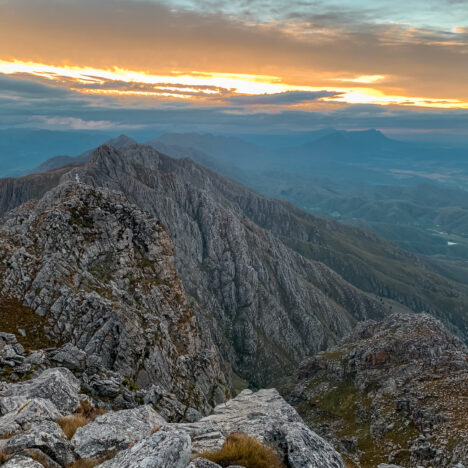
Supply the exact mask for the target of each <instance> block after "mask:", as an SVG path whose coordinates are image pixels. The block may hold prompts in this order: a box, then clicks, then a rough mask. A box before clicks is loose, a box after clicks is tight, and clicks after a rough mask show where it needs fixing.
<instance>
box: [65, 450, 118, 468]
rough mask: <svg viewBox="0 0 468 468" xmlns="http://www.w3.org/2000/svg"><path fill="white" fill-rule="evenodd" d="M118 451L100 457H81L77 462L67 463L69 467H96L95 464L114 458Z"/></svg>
mask: <svg viewBox="0 0 468 468" xmlns="http://www.w3.org/2000/svg"><path fill="white" fill-rule="evenodd" d="M116 453H117V452H114V451H112V452H109V453H107V454H106V455H103V456H102V457H98V458H80V459H79V460H76V462H75V463H72V464H71V465H67V468H94V467H95V466H98V465H100V464H101V463H104V462H105V461H107V460H110V459H112V458H114V457H115V455H116Z"/></svg>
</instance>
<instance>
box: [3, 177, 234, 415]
mask: <svg viewBox="0 0 468 468" xmlns="http://www.w3.org/2000/svg"><path fill="white" fill-rule="evenodd" d="M3 221H4V222H3V223H2V225H1V226H0V231H1V233H2V234H1V241H0V258H1V262H0V263H1V265H2V268H1V269H0V295H2V296H6V297H14V298H16V299H17V300H20V301H21V302H22V303H23V306H24V307H26V308H28V310H30V311H31V312H32V313H35V314H36V315H39V316H41V317H43V321H44V337H45V338H47V341H49V342H67V343H69V344H67V345H65V346H64V347H62V348H60V349H54V350H50V351H49V352H48V355H49V359H50V362H51V364H52V365H57V364H63V365H64V366H66V367H69V368H70V369H72V370H74V371H79V372H83V373H85V374H87V375H86V376H85V377H84V380H87V384H88V385H89V389H90V390H91V392H96V393H97V396H102V397H108V398H112V399H113V403H114V404H116V405H118V406H121V407H129V406H135V404H136V403H135V402H136V397H135V396H134V395H132V392H133V393H135V392H134V390H135V389H137V387H138V386H139V385H141V386H142V387H144V388H142V389H143V390H147V389H149V388H150V387H151V385H152V384H154V383H157V384H158V385H159V386H160V387H161V389H162V392H163V393H164V394H173V395H174V396H175V398H176V399H177V400H178V401H183V402H184V405H185V406H184V407H183V411H182V415H181V416H180V417H181V418H182V417H183V415H184V414H185V413H186V411H187V409H188V408H190V407H192V408H194V409H195V410H197V411H199V412H201V413H203V414H206V413H208V412H209V411H210V410H211V407H212V405H213V404H214V403H215V401H214V395H219V393H220V392H221V393H222V394H225V393H226V382H225V377H224V374H223V371H222V369H221V363H220V358H219V356H218V354H217V350H216V348H215V347H214V345H213V344H212V343H211V342H210V341H209V340H208V341H206V340H204V339H202V333H201V330H202V329H203V326H202V325H201V324H200V323H199V322H198V319H197V317H196V315H195V312H194V310H193V309H192V308H191V307H190V305H189V302H188V300H187V297H186V294H185V291H184V288H183V286H182V282H181V280H180V278H179V276H178V273H177V271H176V268H175V265H174V258H173V246H172V242H171V239H170V238H169V235H168V233H167V231H166V229H165V228H164V227H163V226H162V225H161V223H160V222H159V221H158V220H157V219H155V218H153V217H152V216H150V215H149V214H148V213H147V212H144V211H142V210H141V209H139V208H137V207H136V206H134V205H131V204H130V203H129V202H128V201H127V199H126V197H125V196H123V195H122V194H120V193H116V192H112V191H109V190H105V189H102V190H101V189H95V188H92V187H91V186H88V185H84V184H81V183H76V182H74V183H64V184H61V185H59V186H58V187H56V188H55V189H54V190H52V191H50V192H48V193H47V194H46V195H45V196H44V197H43V199H42V200H41V201H39V202H30V203H27V204H25V205H23V206H22V207H19V208H18V209H16V210H14V211H11V212H9V213H8V215H7V216H6V217H5V219H4V220H3ZM5 236H6V237H5ZM17 239H20V240H21V241H20V242H21V246H18V245H16V242H17ZM3 267H5V268H3ZM77 348H78V350H77ZM97 356H98V357H99V359H96V357H97ZM85 357H86V359H85ZM91 357H93V359H91ZM88 365H89V366H90V368H89V372H88V368H87V367H88ZM101 368H103V369H101ZM106 370H108V371H111V372H115V373H116V374H115V375H110V378H109V374H107V372H106ZM101 371H102V372H101ZM115 376H117V377H118V379H117V381H116V379H115ZM124 378H125V382H126V384H127V387H128V389H127V390H125V389H124V386H123V385H122V383H124ZM136 382H138V384H136ZM218 388H219V390H217V389H218ZM0 396H2V393H1V392H0ZM156 406H157V405H156ZM57 407H58V408H59V409H61V408H60V407H59V405H57Z"/></svg>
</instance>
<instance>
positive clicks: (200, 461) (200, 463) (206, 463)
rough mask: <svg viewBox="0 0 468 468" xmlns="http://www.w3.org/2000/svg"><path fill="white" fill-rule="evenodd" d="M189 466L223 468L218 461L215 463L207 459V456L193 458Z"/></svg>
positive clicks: (192, 467)
mask: <svg viewBox="0 0 468 468" xmlns="http://www.w3.org/2000/svg"><path fill="white" fill-rule="evenodd" d="M187 468H221V466H220V465H218V464H217V463H213V462H212V461H210V460H207V459H206V458H201V457H197V458H195V459H194V460H192V462H191V463H190V465H189V466H188V467H187Z"/></svg>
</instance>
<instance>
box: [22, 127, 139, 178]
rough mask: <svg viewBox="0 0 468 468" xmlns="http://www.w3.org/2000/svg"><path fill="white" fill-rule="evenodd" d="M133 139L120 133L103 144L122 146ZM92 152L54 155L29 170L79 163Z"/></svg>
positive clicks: (133, 141) (130, 143)
mask: <svg viewBox="0 0 468 468" xmlns="http://www.w3.org/2000/svg"><path fill="white" fill-rule="evenodd" d="M135 143H136V141H135V140H133V139H132V138H130V137H128V136H127V135H120V136H118V137H116V138H111V139H110V140H108V141H106V142H105V143H104V144H105V145H110V146H113V147H114V148H123V147H124V146H129V145H134V144H135ZM92 154H93V150H92V149H91V150H86V151H85V152H83V153H81V154H80V155H78V156H55V157H53V158H50V159H48V160H47V161H44V162H43V163H42V164H41V165H39V166H38V167H36V168H35V169H33V170H32V171H31V173H32V174H39V173H42V172H47V171H51V170H53V169H58V168H60V167H64V166H68V165H70V164H76V163H81V162H84V161H89V158H90V157H91V155H92Z"/></svg>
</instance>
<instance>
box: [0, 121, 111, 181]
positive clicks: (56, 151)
mask: <svg viewBox="0 0 468 468" xmlns="http://www.w3.org/2000/svg"><path fill="white" fill-rule="evenodd" d="M109 138H111V135H109V134H108V133H106V132H92V131H83V130H73V131H52V130H34V129H27V128H24V129H16V128H10V129H5V130H0V176H1V177H5V176H18V175H24V174H26V173H27V172H28V171H30V170H31V168H33V167H34V166H37V165H38V164H40V163H41V162H43V161H44V160H46V159H47V158H50V157H51V156H52V155H60V154H80V153H82V152H83V151H86V150H88V149H89V148H96V146H98V145H100V144H102V142H104V141H106V140H109Z"/></svg>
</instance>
